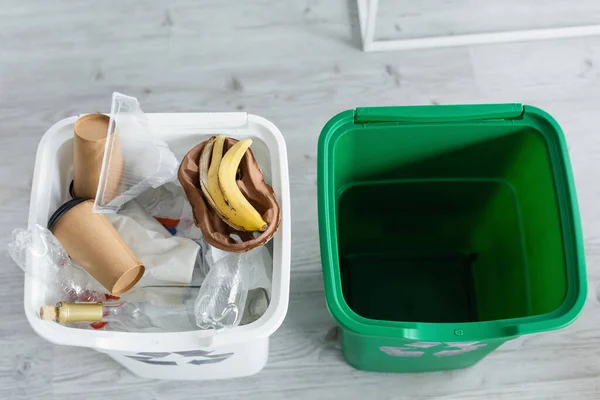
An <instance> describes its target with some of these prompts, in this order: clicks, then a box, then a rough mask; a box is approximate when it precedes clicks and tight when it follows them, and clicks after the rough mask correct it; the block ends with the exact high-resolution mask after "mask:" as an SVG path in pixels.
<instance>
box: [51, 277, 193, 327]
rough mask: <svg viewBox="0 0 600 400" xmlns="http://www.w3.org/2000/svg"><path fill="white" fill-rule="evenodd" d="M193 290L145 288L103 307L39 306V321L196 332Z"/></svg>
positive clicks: (182, 287)
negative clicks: (40, 319)
mask: <svg viewBox="0 0 600 400" xmlns="http://www.w3.org/2000/svg"><path fill="white" fill-rule="evenodd" d="M197 293H198V287H197V286H195V287H194V286H145V287H142V288H136V289H134V290H133V291H132V292H130V293H128V294H127V296H125V297H123V298H121V299H119V300H117V301H111V302H106V303H67V302H59V303H57V304H56V306H43V307H42V308H41V309H40V317H41V318H42V319H45V320H52V321H56V322H58V323H61V324H66V323H77V322H91V324H90V325H91V327H92V328H94V329H105V330H113V331H125V332H181V331H191V330H196V329H198V327H197V326H196V323H195V318H194V299H195V298H196V294H197Z"/></svg>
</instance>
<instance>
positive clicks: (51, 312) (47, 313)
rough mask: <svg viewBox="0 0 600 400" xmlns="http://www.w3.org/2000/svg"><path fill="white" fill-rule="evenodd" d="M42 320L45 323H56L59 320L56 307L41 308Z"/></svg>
mask: <svg viewBox="0 0 600 400" xmlns="http://www.w3.org/2000/svg"><path fill="white" fill-rule="evenodd" d="M40 318H41V319H43V320H44V321H56V320H57V319H58V312H57V310H56V307H55V306H42V307H40Z"/></svg>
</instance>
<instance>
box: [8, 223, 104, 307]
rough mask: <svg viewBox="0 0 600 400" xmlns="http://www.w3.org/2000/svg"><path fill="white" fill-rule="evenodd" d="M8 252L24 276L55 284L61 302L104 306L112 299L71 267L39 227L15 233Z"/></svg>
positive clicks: (68, 259) (45, 232)
mask: <svg viewBox="0 0 600 400" xmlns="http://www.w3.org/2000/svg"><path fill="white" fill-rule="evenodd" d="M8 252H9V254H10V256H11V257H12V259H13V260H14V261H15V262H16V263H17V265H18V266H19V267H20V268H21V269H22V270H23V271H25V273H26V274H28V275H30V276H31V277H33V278H34V279H37V280H40V281H42V282H45V283H53V284H56V285H57V286H58V287H59V288H60V291H61V293H62V297H63V299H64V300H69V301H76V300H77V301H97V302H104V301H108V300H111V299H114V298H115V297H114V296H111V295H108V294H106V293H105V292H104V288H103V287H102V285H100V284H99V283H98V282H97V281H95V280H94V278H92V277H91V276H90V275H89V274H88V273H87V272H85V271H84V270H83V269H81V268H79V267H77V266H75V265H74V264H73V263H72V262H71V259H70V258H69V256H68V254H67V252H66V251H65V250H64V249H63V247H62V246H61V244H60V242H59V241H58V239H57V238H56V237H55V236H54V235H53V234H52V232H50V231H49V230H48V229H46V228H44V227H42V226H40V225H34V226H33V227H32V228H31V229H15V230H14V231H13V240H12V242H10V243H9V244H8Z"/></svg>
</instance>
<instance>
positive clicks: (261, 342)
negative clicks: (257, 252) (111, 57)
mask: <svg viewBox="0 0 600 400" xmlns="http://www.w3.org/2000/svg"><path fill="white" fill-rule="evenodd" d="M146 117H147V122H148V127H149V131H151V132H152V135H153V137H155V138H156V139H157V140H160V141H162V142H163V143H165V146H166V147H167V149H168V151H169V152H171V151H172V152H173V153H174V154H173V157H175V155H177V156H179V157H181V156H182V155H184V154H185V153H186V152H187V151H188V150H189V149H190V148H192V147H193V146H195V145H196V144H197V143H198V142H202V141H205V140H207V139H208V138H209V137H210V136H211V135H212V134H213V132H220V133H223V134H226V135H227V136H229V137H236V140H245V139H248V138H251V139H252V141H253V144H252V147H253V152H254V154H255V157H256V161H257V162H258V163H260V164H261V167H262V172H263V173H264V179H265V180H266V181H267V182H269V183H270V184H271V185H272V187H273V188H274V193H275V194H274V196H276V201H277V204H278V205H279V206H280V207H281V208H280V210H281V211H280V216H281V226H280V229H279V230H278V231H277V232H275V233H274V235H273V237H272V240H271V241H270V242H269V243H267V245H266V246H263V248H262V249H261V250H264V251H266V252H267V253H269V254H270V255H271V254H272V259H271V258H270V256H269V257H268V258H267V259H268V262H269V263H272V265H273V266H274V267H275V268H272V269H271V265H269V266H268V267H269V268H268V271H269V272H268V273H269V274H271V275H270V276H269V277H268V281H269V284H268V285H269V288H268V291H267V290H265V289H263V288H260V287H258V288H256V289H253V290H250V292H249V293H248V294H247V297H248V299H247V302H246V304H245V305H244V307H245V309H246V310H247V311H248V313H244V314H243V317H242V318H241V321H240V322H241V323H244V324H248V325H246V326H244V327H243V333H241V332H239V330H238V328H232V329H227V330H219V331H215V330H200V329H194V324H195V320H192V325H187V327H184V326H183V325H185V324H171V323H166V324H163V323H162V322H161V323H160V324H157V323H156V320H155V319H153V318H154V317H155V316H156V315H155V314H154V312H155V311H156V308H155V307H151V308H148V314H147V316H148V317H149V318H150V319H151V321H152V326H150V328H149V329H145V328H144V327H140V326H137V324H133V325H131V324H122V323H121V324H119V320H114V321H110V322H109V321H105V320H102V321H97V319H98V318H97V317H98V315H95V320H96V322H99V324H95V325H96V326H95V328H97V329H98V330H89V329H76V328H80V327H82V326H81V324H80V323H74V324H68V325H65V326H63V325H60V324H57V323H55V322H52V321H42V320H41V319H40V318H39V317H38V311H39V310H40V307H42V306H48V304H52V303H53V302H52V301H51V299H52V298H55V295H56V294H55V293H52V290H51V288H50V286H49V285H47V282H46V281H44V280H39V279H34V277H32V276H29V275H26V277H25V299H26V300H25V312H26V315H27V318H28V320H29V322H30V324H31V325H32V327H33V328H34V329H35V330H36V331H37V332H38V333H39V334H40V335H41V336H42V337H44V338H46V339H47V340H50V341H52V342H54V343H58V344H64V345H75V346H83V347H90V348H94V349H95V350H98V351H101V352H106V353H108V354H109V355H110V356H111V357H113V358H114V359H115V360H117V361H118V362H120V363H121V364H123V365H124V366H126V367H127V368H129V369H131V370H132V371H133V372H134V373H136V374H138V375H140V376H143V377H147V378H160V379H193V380H196V379H214V378H228V377H236V376H245V375H250V374H254V373H256V372H258V371H259V370H260V369H262V367H263V366H264V365H265V363H266V360H267V357H268V338H269V336H270V335H271V334H272V333H273V332H274V331H275V330H276V329H277V328H278V326H279V325H280V324H281V322H282V320H283V318H284V316H285V313H286V311H287V301H288V293H289V258H290V249H289V247H290V241H289V236H290V225H289V187H288V186H289V183H288V177H287V161H286V152H285V145H284V142H283V138H282V137H281V134H280V133H279V131H278V130H277V128H275V127H274V126H273V125H272V124H271V123H270V122H268V121H266V120H264V119H262V118H260V117H257V116H253V115H248V114H246V113H224V114H215V113H211V114H183V115H180V114H148V115H146ZM75 121H76V118H68V119H66V120H63V121H61V122H59V123H57V124H56V125H54V126H53V127H52V128H50V130H49V131H48V132H47V133H46V135H45V136H44V138H43V139H42V141H41V143H40V145H39V149H38V156H37V160H36V168H35V175H34V180H33V187H32V201H31V208H30V216H29V223H30V226H35V224H43V225H45V224H46V223H47V222H48V220H49V217H50V216H51V215H52V214H53V212H54V211H55V210H56V209H58V208H59V207H60V206H61V205H62V204H64V203H65V202H66V201H67V200H68V198H69V196H70V194H69V192H70V190H69V184H70V183H71V182H72V175H71V171H72V166H73V126H74V123H75ZM118 125H119V126H120V128H119V129H120V131H119V132H120V135H122V134H124V132H125V131H124V130H123V124H118ZM119 143H120V144H121V145H123V142H122V141H121V142H119ZM113 144H114V143H113ZM121 149H123V148H122V146H121ZM241 155H242V157H241V158H244V155H243V153H242V154H241ZM123 162H124V164H123V167H124V168H125V170H126V169H127V168H128V167H131V164H129V163H128V162H127V158H126V157H125V154H124V153H123ZM161 176H163V175H161ZM161 179H162V178H161ZM100 180H101V183H100V185H102V178H101V179H100ZM132 187H136V186H135V185H134V186H132ZM127 193H128V194H129V195H130V194H132V193H133V192H132V191H128V192H127ZM181 193H182V192H181ZM117 194H118V193H117ZM136 196H137V194H136ZM117 197H118V196H117ZM117 197H115V198H117ZM106 199H107V198H106V197H104V200H106ZM88 203H89V201H87V200H85V201H84V200H81V201H80V200H79V199H77V204H76V205H74V206H73V207H70V208H69V210H75V209H76V207H78V206H81V205H84V204H85V205H87V204H88ZM109 203H110V202H109ZM107 205H108V206H109V209H108V210H107V211H112V210H114V209H110V207H113V206H114V207H118V208H119V209H120V208H121V207H122V205H123V204H112V203H111V204H107ZM127 208H128V207H127V206H125V209H123V210H121V213H122V214H121V215H122V216H123V215H125V216H126V214H127ZM117 211H118V210H117ZM190 211H191V209H190V208H189V205H188V207H185V204H184V207H183V209H182V210H181V213H182V217H181V220H180V222H182V221H184V220H185V222H186V226H185V227H182V229H181V230H179V229H177V230H176V231H175V232H172V233H176V234H177V235H178V236H179V237H180V238H181V235H185V234H187V233H190V234H191V235H193V236H194V238H193V240H196V241H198V240H199V239H200V238H199V237H198V236H196V235H197V232H199V230H197V229H196V230H193V229H190V227H189V226H187V225H189V217H188V216H187V214H186V213H188V212H190ZM77 214H80V213H77ZM64 215H67V213H65V214H64ZM64 215H63V216H62V217H61V218H60V219H58V218H56V220H57V221H58V222H59V223H60V220H61V219H62V220H63V221H64V218H65V217H64ZM92 215H95V216H97V217H98V218H100V217H102V216H101V215H100V214H93V213H92ZM190 216H191V214H190ZM102 218H104V217H102ZM109 218H115V219H117V220H119V219H120V218H122V217H120V216H119V214H117V215H116V216H114V217H112V216H109ZM133 218H134V219H135V220H136V222H138V223H140V224H141V225H142V226H143V227H144V228H145V229H146V228H147V227H146V225H144V224H143V223H142V221H141V219H140V218H139V217H135V216H134V217H133ZM52 220H53V221H54V220H55V218H53V219H52ZM113 222H114V221H113ZM169 223H170V222H169ZM117 225H119V224H118V223H117ZM107 226H110V223H108V225H107ZM107 226H105V228H107ZM63 228H64V227H63ZM60 230H61V231H63V230H64V229H60ZM65 232H66V231H65ZM123 232H124V231H123ZM123 234H124V236H127V235H125V233H123ZM68 236H69V237H71V238H75V235H71V234H69V235H68ZM166 238H168V236H167V237H166ZM78 240H79V241H80V240H83V239H81V238H77V239H73V241H74V242H76V241H78ZM188 240H191V239H188ZM129 241H131V239H129ZM132 243H133V242H132ZM89 246H90V244H89V243H86V245H85V246H83V247H86V248H89ZM133 246H134V247H135V244H133ZM79 247H82V246H79ZM79 247H78V248H79ZM140 249H141V247H140V248H138V250H137V251H140V254H141V256H143V254H142V250H140ZM71 252H73V253H74V254H75V253H76V251H75V250H73V249H71ZM76 258H77V259H79V258H78V257H76ZM188 258H189V257H187V256H186V259H188ZM190 260H191V259H190ZM196 260H197V259H196ZM42 261H43V260H36V259H34V258H28V259H27V263H33V264H35V265H29V264H27V268H26V269H27V270H38V269H39V268H38V267H39V265H37V263H40V262H42ZM195 265H196V266H197V265H198V264H197V263H195ZM173 266H175V264H173ZM42 268H43V267H42ZM186 268H187V267H186ZM186 280H187V278H186ZM192 281H194V279H192ZM109 286H110V284H109ZM126 286H128V285H126ZM155 287H156V286H155ZM144 288H146V287H144ZM139 289H140V287H139V286H136V287H134V288H133V289H131V290H130V291H128V292H127V293H126V294H125V295H124V296H123V297H122V298H121V299H118V298H114V297H110V298H107V299H108V301H102V308H103V310H104V308H106V310H108V308H110V307H113V308H114V307H117V308H119V306H118V304H127V305H128V306H126V307H125V306H123V307H121V308H119V309H120V310H122V311H123V310H125V309H126V308H127V309H129V308H131V306H130V305H134V306H135V308H136V310H141V309H142V308H141V306H142V305H143V306H144V307H145V306H150V303H148V302H147V301H146V300H143V301H142V302H141V303H140V300H139V299H138V300H134V296H135V295H136V293H138V294H139ZM250 289H252V287H250ZM149 290H151V291H152V293H155V294H156V292H155V290H158V289H149ZM173 290H175V289H173ZM183 290H184V291H185V290H192V291H193V292H195V293H197V291H198V287H197V286H196V287H195V288H192V287H189V288H187V289H183ZM269 293H270V294H269ZM62 300H67V301H66V302H65V303H63V304H62V306H65V307H67V308H69V307H70V306H69V305H68V304H70V303H69V301H68V300H70V299H65V298H64V297H63V298H62ZM76 300H79V299H76ZM186 304H188V305H189V302H188V303H186ZM152 305H153V306H154V305H155V304H152ZM177 305H178V306H183V305H184V303H183V302H182V303H177ZM76 306H77V307H84V308H83V310H84V311H83V312H84V314H85V313H87V311H85V309H87V308H90V309H91V308H94V307H95V308H94V309H95V311H96V314H98V310H99V308H98V307H99V306H98V305H92V304H81V303H77V304H76ZM88 306H89V307H88ZM77 307H75V308H77ZM71 308H72V309H73V310H74V309H75V308H73V307H71ZM50 309H53V310H54V316H50V317H48V312H47V311H49V310H50ZM45 310H47V311H46V312H45V316H46V317H47V318H49V319H58V320H60V318H59V317H60V316H61V315H63V314H61V312H60V310H62V308H61V309H60V310H58V312H57V308H56V306H50V307H49V308H46V309H45ZM90 313H91V311H90ZM104 313H105V312H104V311H103V312H102V314H104ZM134 313H137V312H135V310H134ZM50 314H52V313H50ZM143 314H146V312H145V311H144V312H143ZM176 314H178V315H180V316H181V315H183V314H186V313H183V312H179V313H176ZM87 315H88V316H90V315H91V314H87ZM122 315H123V314H121V317H122ZM136 315H137V314H136ZM186 315H187V314H186ZM189 315H192V316H193V313H191V314H189ZM103 317H105V315H103ZM106 317H108V315H106ZM82 318H83V317H82ZM84 319H85V318H84ZM167 320H168V318H167ZM79 321H80V322H81V321H82V320H81V319H79ZM161 321H162V319H161ZM106 322H109V323H108V325H102V324H105V323H106ZM121 322H122V321H121ZM186 322H189V321H186ZM100 325H102V326H100ZM178 327H179V328H178ZM155 329H156V330H155ZM142 330H143V331H142ZM123 331H125V332H123ZM158 332H160V333H158ZM147 354H152V356H151V358H152V357H162V356H159V354H160V355H164V356H165V357H166V356H167V355H171V354H177V355H178V357H180V358H181V360H182V362H181V363H177V362H176V363H175V364H173V363H171V362H168V363H160V362H156V363H154V362H150V361H149V360H148V356H147ZM206 356H208V357H206ZM217 356H218V357H217ZM188 357H189V358H188ZM207 360H209V361H210V362H208V361H207ZM146 361H148V362H146ZM172 365H176V366H177V368H172V367H171V366H172Z"/></svg>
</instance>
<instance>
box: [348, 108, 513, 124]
mask: <svg viewBox="0 0 600 400" xmlns="http://www.w3.org/2000/svg"><path fill="white" fill-rule="evenodd" d="M523 113H524V108H523V105H522V104H519V103H507V104H460V105H439V106H438V105H436V106H406V107H360V108H357V109H356V110H355V111H354V122H355V123H357V124H367V123H378V122H379V123H381V122H422V123H427V122H432V123H435V122H454V121H478V120H490V119H518V118H521V117H522V116H523Z"/></svg>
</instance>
